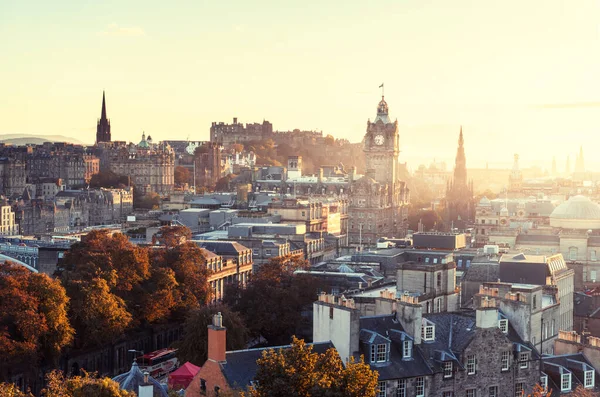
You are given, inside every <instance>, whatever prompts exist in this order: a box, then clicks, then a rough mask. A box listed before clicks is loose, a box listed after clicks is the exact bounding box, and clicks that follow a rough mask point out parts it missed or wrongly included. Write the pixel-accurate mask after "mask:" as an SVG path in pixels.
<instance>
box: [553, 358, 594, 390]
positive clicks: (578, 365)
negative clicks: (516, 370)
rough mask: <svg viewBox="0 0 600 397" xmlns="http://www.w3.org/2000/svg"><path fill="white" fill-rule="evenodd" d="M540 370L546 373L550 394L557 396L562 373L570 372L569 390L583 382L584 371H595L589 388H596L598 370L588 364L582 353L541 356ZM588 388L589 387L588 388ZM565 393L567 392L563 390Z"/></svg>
mask: <svg viewBox="0 0 600 397" xmlns="http://www.w3.org/2000/svg"><path fill="white" fill-rule="evenodd" d="M542 368H543V369H542V371H543V372H544V373H545V374H546V375H548V389H552V396H559V395H560V394H561V392H560V385H561V379H560V375H561V374H562V373H567V372H570V373H571V390H575V389H576V388H577V386H579V385H583V383H584V371H592V370H593V371H595V373H596V374H595V377H594V380H595V385H594V388H591V390H596V391H597V390H598V388H599V386H600V385H599V383H600V378H599V376H600V375H599V374H598V371H596V370H595V369H594V367H593V366H592V365H591V364H590V362H589V361H588V360H587V358H585V356H584V355H583V354H582V353H575V354H565V355H560V356H549V357H543V358H542ZM588 390H590V389H588ZM564 393H567V392H564Z"/></svg>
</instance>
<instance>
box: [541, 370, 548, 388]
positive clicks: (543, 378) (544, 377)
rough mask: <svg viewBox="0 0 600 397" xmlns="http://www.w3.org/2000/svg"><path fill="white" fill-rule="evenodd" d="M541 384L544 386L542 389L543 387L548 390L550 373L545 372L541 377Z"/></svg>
mask: <svg viewBox="0 0 600 397" xmlns="http://www.w3.org/2000/svg"><path fill="white" fill-rule="evenodd" d="M540 386H542V389H543V390H544V391H547V390H548V375H546V374H543V375H542V376H541V377H540Z"/></svg>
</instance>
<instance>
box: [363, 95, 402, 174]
mask: <svg viewBox="0 0 600 397" xmlns="http://www.w3.org/2000/svg"><path fill="white" fill-rule="evenodd" d="M399 140H400V139H399V134H398V120H396V121H394V122H392V121H391V120H390V118H389V115H388V105H387V103H386V101H385V99H384V98H383V96H382V97H381V101H380V102H379V105H377V117H375V120H374V121H373V122H371V120H369V121H368V122H367V133H366V134H365V138H364V149H363V150H364V153H365V160H366V165H367V171H369V170H373V172H374V179H375V180H376V181H377V182H379V183H384V184H392V183H394V182H396V179H397V178H398V155H399V154H400V150H399Z"/></svg>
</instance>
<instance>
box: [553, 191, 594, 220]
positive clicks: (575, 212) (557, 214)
mask: <svg viewBox="0 0 600 397" xmlns="http://www.w3.org/2000/svg"><path fill="white" fill-rule="evenodd" d="M550 218H551V219H584V220H592V219H594V220H600V206H599V205H598V204H596V203H594V202H593V201H592V200H590V199H589V198H587V197H585V196H573V197H571V198H570V199H568V200H567V201H565V202H564V203H562V204H560V205H559V206H558V207H556V208H555V209H554V211H552V214H550Z"/></svg>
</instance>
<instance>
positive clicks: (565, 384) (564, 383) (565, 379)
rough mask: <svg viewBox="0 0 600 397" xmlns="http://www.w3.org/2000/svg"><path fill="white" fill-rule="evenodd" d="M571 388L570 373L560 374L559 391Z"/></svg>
mask: <svg viewBox="0 0 600 397" xmlns="http://www.w3.org/2000/svg"><path fill="white" fill-rule="evenodd" d="M569 390H571V373H570V372H569V373H567V374H562V375H561V376H560V391H569Z"/></svg>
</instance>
